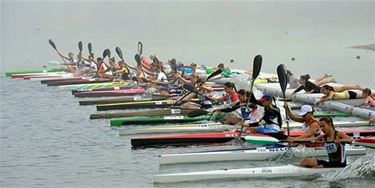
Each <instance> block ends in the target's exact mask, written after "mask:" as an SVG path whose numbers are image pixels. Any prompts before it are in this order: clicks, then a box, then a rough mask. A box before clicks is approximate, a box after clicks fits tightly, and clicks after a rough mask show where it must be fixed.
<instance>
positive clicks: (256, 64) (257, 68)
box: [239, 55, 263, 137]
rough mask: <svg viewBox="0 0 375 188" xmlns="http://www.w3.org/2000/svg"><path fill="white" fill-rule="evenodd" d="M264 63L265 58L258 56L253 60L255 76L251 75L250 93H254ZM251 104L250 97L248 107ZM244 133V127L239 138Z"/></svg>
mask: <svg viewBox="0 0 375 188" xmlns="http://www.w3.org/2000/svg"><path fill="white" fill-rule="evenodd" d="M262 61H263V58H262V56H261V55H256V56H255V57H254V60H253V74H252V75H251V78H252V79H251V85H250V92H253V86H254V82H255V80H256V79H257V77H258V75H259V73H260V69H261V68H262ZM249 102H250V96H248V99H247V102H246V106H249ZM242 131H243V126H241V130H240V135H239V137H241V134H242Z"/></svg>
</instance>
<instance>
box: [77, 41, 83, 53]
mask: <svg viewBox="0 0 375 188" xmlns="http://www.w3.org/2000/svg"><path fill="white" fill-rule="evenodd" d="M78 49H79V53H82V41H79V42H78Z"/></svg>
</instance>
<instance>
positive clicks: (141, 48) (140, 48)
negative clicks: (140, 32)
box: [138, 42, 143, 56]
mask: <svg viewBox="0 0 375 188" xmlns="http://www.w3.org/2000/svg"><path fill="white" fill-rule="evenodd" d="M142 53H143V44H142V42H138V54H139V55H140V56H141V55H142Z"/></svg>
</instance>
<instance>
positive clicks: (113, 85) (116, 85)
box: [72, 81, 130, 94]
mask: <svg viewBox="0 0 375 188" xmlns="http://www.w3.org/2000/svg"><path fill="white" fill-rule="evenodd" d="M128 84H129V82H126V81H119V82H104V83H93V84H78V85H75V86H78V87H76V88H74V89H72V94H74V93H79V92H82V91H96V90H99V89H100V90H110V89H112V90H119V89H120V88H122V87H125V86H127V85H128ZM128 87H130V86H128ZM127 89H130V88H127Z"/></svg>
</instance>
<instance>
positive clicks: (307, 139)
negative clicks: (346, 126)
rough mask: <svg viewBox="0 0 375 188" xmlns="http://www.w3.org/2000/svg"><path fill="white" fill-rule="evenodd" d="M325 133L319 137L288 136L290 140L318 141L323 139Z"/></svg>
mask: <svg viewBox="0 0 375 188" xmlns="http://www.w3.org/2000/svg"><path fill="white" fill-rule="evenodd" d="M323 137H324V135H319V136H317V137H314V136H312V137H307V138H306V137H288V141H289V142H314V141H315V142H316V141H322V140H323Z"/></svg>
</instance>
